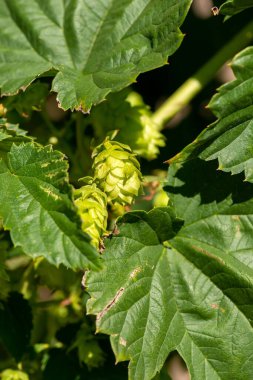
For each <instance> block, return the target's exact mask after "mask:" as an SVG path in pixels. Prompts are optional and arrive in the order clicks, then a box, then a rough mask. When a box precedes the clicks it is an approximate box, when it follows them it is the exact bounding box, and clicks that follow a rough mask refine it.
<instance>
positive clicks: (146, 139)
mask: <svg viewBox="0 0 253 380" xmlns="http://www.w3.org/2000/svg"><path fill="white" fill-rule="evenodd" d="M126 101H127V102H128V103H129V104H130V105H131V114H130V115H131V116H130V117H131V123H129V127H132V133H133V134H134V138H133V136H131V134H130V133H129V130H128V129H129V128H122V130H121V139H122V141H126V143H127V144H128V143H129V144H130V145H131V140H132V141H134V144H135V146H134V148H133V149H134V151H135V152H136V153H137V154H139V155H140V156H141V157H144V158H146V159H147V160H154V159H155V158H156V157H157V156H158V154H159V148H160V147H163V146H165V137H164V136H163V135H162V134H161V133H160V132H159V126H158V125H157V124H156V123H155V122H154V121H153V119H152V113H151V111H150V109H149V107H148V106H147V105H146V104H145V103H144V102H143V99H142V97H141V96H140V95H139V94H138V93H136V92H130V93H129V95H128V96H127V97H126ZM128 140H129V142H128Z"/></svg>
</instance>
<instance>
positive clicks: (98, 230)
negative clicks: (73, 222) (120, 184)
mask: <svg viewBox="0 0 253 380" xmlns="http://www.w3.org/2000/svg"><path fill="white" fill-rule="evenodd" d="M75 205H76V207H77V209H78V214H79V215H80V218H81V221H82V230H83V231H84V232H86V233H87V234H88V235H90V237H91V238H92V243H93V245H94V246H95V247H97V248H98V246H99V242H100V237H101V236H102V234H103V233H104V232H105V231H106V226H107V217H108V213H107V197H106V195H105V193H103V192H102V191H101V190H100V189H98V188H97V186H96V185H95V183H93V184H90V185H85V186H82V187H81V188H80V189H77V190H75Z"/></svg>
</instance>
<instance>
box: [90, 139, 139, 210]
mask: <svg viewBox="0 0 253 380" xmlns="http://www.w3.org/2000/svg"><path fill="white" fill-rule="evenodd" d="M92 156H93V158H94V162H93V172H94V181H95V182H96V183H97V185H98V187H99V188H100V189H102V190H103V191H104V192H105V193H106V195H107V198H108V202H110V203H111V204H120V205H129V204H132V203H133V201H134V198H135V197H136V196H137V195H139V194H141V193H142V186H141V182H142V177H141V172H140V164H139V162H138V160H137V159H136V157H135V154H134V153H133V152H132V151H131V149H130V147H129V146H128V145H125V144H121V143H119V142H117V141H110V140H109V139H108V138H107V139H105V141H104V142H103V143H102V144H100V145H99V146H97V147H96V149H95V150H94V152H93V155H92Z"/></svg>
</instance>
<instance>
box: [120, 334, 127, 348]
mask: <svg viewBox="0 0 253 380" xmlns="http://www.w3.org/2000/svg"><path fill="white" fill-rule="evenodd" d="M119 344H121V346H124V347H126V345H127V341H126V340H125V339H124V338H122V336H121V337H120V338H119Z"/></svg>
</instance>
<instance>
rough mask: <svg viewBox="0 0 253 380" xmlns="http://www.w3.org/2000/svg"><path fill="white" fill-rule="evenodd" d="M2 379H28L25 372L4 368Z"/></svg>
mask: <svg viewBox="0 0 253 380" xmlns="http://www.w3.org/2000/svg"><path fill="white" fill-rule="evenodd" d="M1 379H2V380H29V377H28V375H27V374H26V373H24V372H22V371H18V370H14V369H6V370H5V371H3V372H2V374H1Z"/></svg>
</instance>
